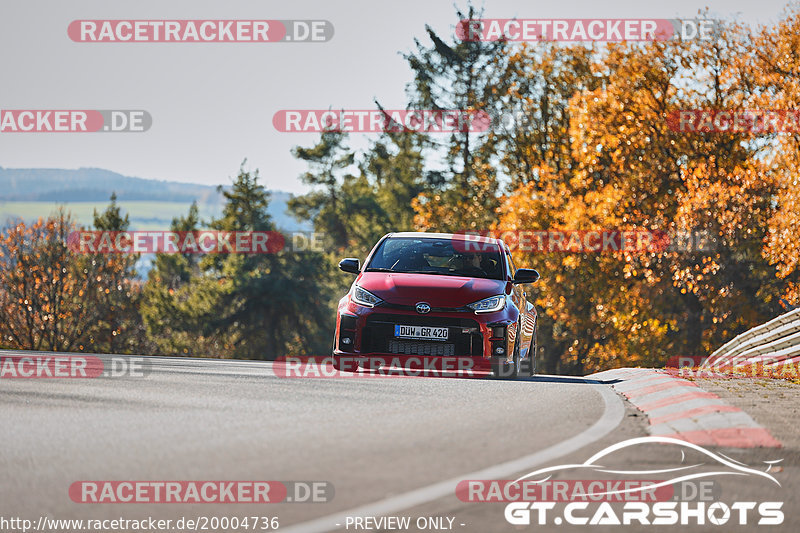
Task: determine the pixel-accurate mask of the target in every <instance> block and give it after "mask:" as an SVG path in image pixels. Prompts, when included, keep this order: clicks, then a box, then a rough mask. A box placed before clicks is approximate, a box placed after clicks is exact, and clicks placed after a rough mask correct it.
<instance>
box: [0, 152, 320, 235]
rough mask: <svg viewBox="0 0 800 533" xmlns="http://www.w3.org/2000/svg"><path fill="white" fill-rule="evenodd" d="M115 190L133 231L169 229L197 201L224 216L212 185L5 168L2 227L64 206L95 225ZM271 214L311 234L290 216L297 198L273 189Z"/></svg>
mask: <svg viewBox="0 0 800 533" xmlns="http://www.w3.org/2000/svg"><path fill="white" fill-rule="evenodd" d="M112 192H116V194H117V200H118V202H119V204H120V205H121V206H122V207H123V208H124V209H125V210H126V211H127V212H128V213H129V215H130V218H131V226H132V228H131V229H167V228H168V227H169V224H170V222H171V220H172V218H173V217H174V216H178V215H184V214H186V212H187V211H188V209H189V205H190V204H191V203H192V201H194V200H196V201H197V203H198V207H199V208H200V214H201V217H204V218H206V219H207V218H210V217H212V216H217V215H219V213H220V212H221V209H222V205H223V200H224V199H223V197H222V195H221V194H219V193H218V192H217V188H216V187H215V186H211V185H200V184H196V183H180V182H175V181H161V180H150V179H143V178H136V177H130V176H123V175H122V174H118V173H116V172H112V171H110V170H104V169H100V168H79V169H77V170H67V169H49V168H3V167H0V224H4V223H5V222H6V221H7V220H9V219H15V218H23V219H25V220H31V219H35V218H37V217H39V216H46V215H48V214H49V213H50V212H52V210H53V209H54V208H55V207H56V206H57V205H60V204H66V206H67V207H68V208H69V209H70V210H71V211H72V212H73V214H74V215H75V216H76V218H77V219H78V221H79V222H80V223H82V224H85V225H86V224H89V223H91V213H92V211H93V210H94V209H95V208H96V209H98V210H102V209H103V208H104V207H105V206H106V205H107V204H108V200H109V197H110V196H111V193H112ZM271 194H272V196H271V200H270V206H269V212H270V215H271V216H272V219H273V221H274V222H275V224H276V225H277V226H278V227H279V228H281V229H284V230H287V231H297V230H309V229H311V224H310V223H300V222H298V221H297V220H296V219H295V218H294V217H293V216H291V215H290V214H289V213H287V212H286V204H287V202H288V201H289V199H290V198H291V196H292V195H291V194H290V193H287V192H283V191H271Z"/></svg>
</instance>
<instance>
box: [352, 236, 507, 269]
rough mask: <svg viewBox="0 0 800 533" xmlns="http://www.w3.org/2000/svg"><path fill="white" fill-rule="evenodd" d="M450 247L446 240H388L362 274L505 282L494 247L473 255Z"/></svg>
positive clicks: (498, 249)
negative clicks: (464, 277)
mask: <svg viewBox="0 0 800 533" xmlns="http://www.w3.org/2000/svg"><path fill="white" fill-rule="evenodd" d="M453 244H454V241H453V240H451V239H446V238H444V239H438V238H413V237H390V238H388V239H386V240H384V241H383V242H382V243H381V244H380V246H379V247H378V249H377V250H375V253H374V254H373V256H372V259H371V260H370V262H369V264H368V265H367V267H366V269H365V270H366V271H367V272H400V273H414V274H434V275H443V276H466V277H471V278H488V279H504V276H503V265H502V262H501V260H500V248H499V247H498V246H497V245H484V244H481V246H480V248H481V250H479V251H474V250H469V249H468V250H463V249H461V248H463V247H460V246H458V245H456V246H453Z"/></svg>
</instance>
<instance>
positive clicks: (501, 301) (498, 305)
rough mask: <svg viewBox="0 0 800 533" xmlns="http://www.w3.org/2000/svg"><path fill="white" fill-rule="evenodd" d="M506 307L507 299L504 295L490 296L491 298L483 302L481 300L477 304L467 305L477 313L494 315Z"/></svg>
mask: <svg viewBox="0 0 800 533" xmlns="http://www.w3.org/2000/svg"><path fill="white" fill-rule="evenodd" d="M505 306H506V297H505V295H502V294H501V295H498V296H490V297H489V298H484V299H483V300H479V301H477V302H475V303H471V304H469V305H467V307H469V308H470V309H472V310H473V311H475V312H476V313H492V312H494V311H500V310H501V309H502V308H504V307H505Z"/></svg>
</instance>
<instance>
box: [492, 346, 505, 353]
mask: <svg viewBox="0 0 800 533" xmlns="http://www.w3.org/2000/svg"><path fill="white" fill-rule="evenodd" d="M494 353H496V354H497V355H503V354H504V353H506V349H505V348H503V347H502V346H498V347H497V348H495V349H494Z"/></svg>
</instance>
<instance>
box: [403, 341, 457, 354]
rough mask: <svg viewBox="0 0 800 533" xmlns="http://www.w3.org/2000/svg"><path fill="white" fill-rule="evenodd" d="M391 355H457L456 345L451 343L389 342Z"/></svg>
mask: <svg viewBox="0 0 800 533" xmlns="http://www.w3.org/2000/svg"><path fill="white" fill-rule="evenodd" d="M389 353H393V354H404V355H441V356H443V357H447V356H452V355H455V354H456V345H455V344H452V343H449V342H427V341H398V340H394V339H392V340H390V341H389Z"/></svg>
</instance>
